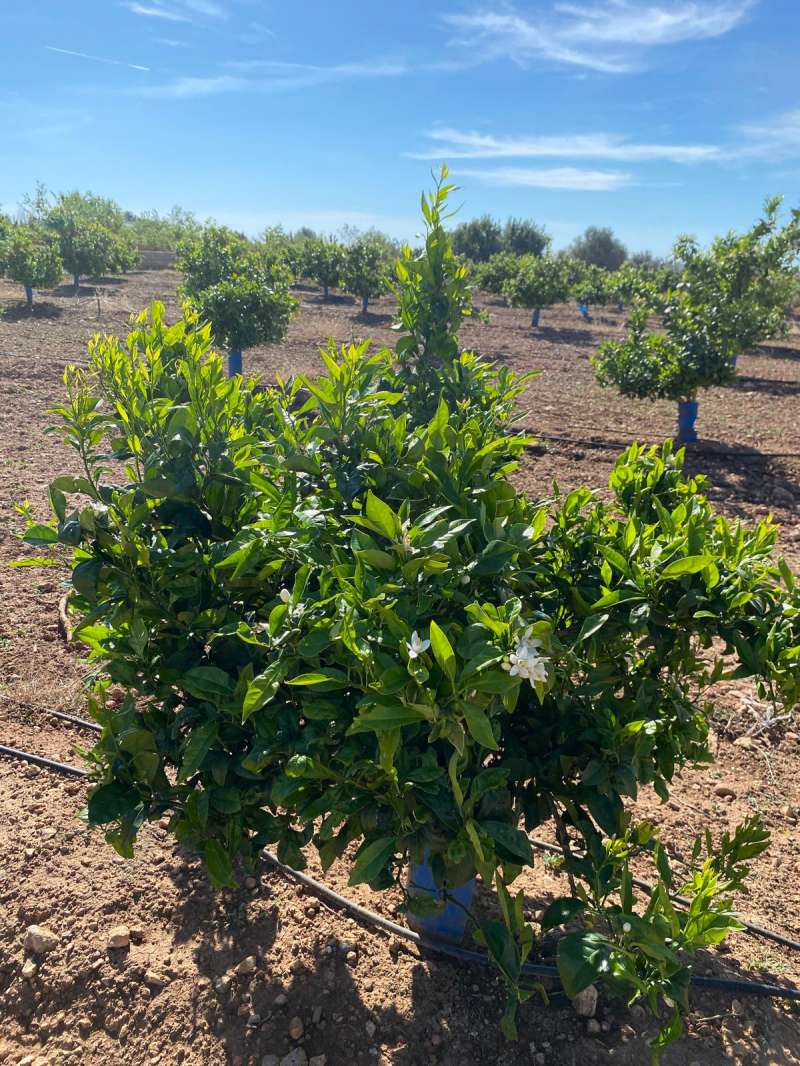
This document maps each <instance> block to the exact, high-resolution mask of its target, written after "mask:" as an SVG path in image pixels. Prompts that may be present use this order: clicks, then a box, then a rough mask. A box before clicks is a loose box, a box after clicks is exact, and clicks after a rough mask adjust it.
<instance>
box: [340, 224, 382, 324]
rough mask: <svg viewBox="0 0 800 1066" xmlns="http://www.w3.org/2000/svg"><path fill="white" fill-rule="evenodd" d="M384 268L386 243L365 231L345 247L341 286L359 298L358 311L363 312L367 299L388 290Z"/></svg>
mask: <svg viewBox="0 0 800 1066" xmlns="http://www.w3.org/2000/svg"><path fill="white" fill-rule="evenodd" d="M387 271H388V263H387V259H386V246H385V244H384V243H383V242H382V241H380V240H377V239H376V238H375V237H374V236H370V235H366V234H365V235H364V236H363V237H359V238H358V240H355V241H353V243H352V244H350V245H348V246H347V247H346V248H345V251H344V261H343V264H342V286H343V288H344V290H345V292H348V293H350V294H351V295H352V296H358V297H359V298H360V300H361V313H362V314H364V315H365V314H366V313H367V310H368V308H369V301H370V300H372V299H374V298H375V297H377V296H380V295H381V294H382V293H384V292H386V290H387V289H388V287H389V281H388V277H387Z"/></svg>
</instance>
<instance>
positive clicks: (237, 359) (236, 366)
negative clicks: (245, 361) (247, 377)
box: [228, 348, 242, 378]
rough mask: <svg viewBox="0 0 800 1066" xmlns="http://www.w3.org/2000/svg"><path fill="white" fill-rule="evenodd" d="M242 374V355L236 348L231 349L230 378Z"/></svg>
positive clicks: (229, 354)
mask: <svg viewBox="0 0 800 1066" xmlns="http://www.w3.org/2000/svg"><path fill="white" fill-rule="evenodd" d="M241 372H242V353H241V352H240V351H238V350H237V349H236V348H231V350H230V352H228V377H229V378H232V377H233V376H234V374H241Z"/></svg>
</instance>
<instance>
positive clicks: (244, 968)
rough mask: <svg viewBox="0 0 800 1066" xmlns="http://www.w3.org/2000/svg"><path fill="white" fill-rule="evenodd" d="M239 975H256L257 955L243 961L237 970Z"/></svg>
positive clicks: (249, 956)
mask: <svg viewBox="0 0 800 1066" xmlns="http://www.w3.org/2000/svg"><path fill="white" fill-rule="evenodd" d="M235 969H236V973H238V974H248V973H255V970H256V957H255V955H248V956H247V958H244V959H242V961H241V962H240V963H239V965H238V966H237V967H236V968H235Z"/></svg>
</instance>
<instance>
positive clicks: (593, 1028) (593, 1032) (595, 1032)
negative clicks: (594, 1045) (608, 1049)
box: [586, 1018, 603, 1036]
mask: <svg viewBox="0 0 800 1066" xmlns="http://www.w3.org/2000/svg"><path fill="white" fill-rule="evenodd" d="M602 1031H603V1030H602V1029H601V1028H600V1022H598V1020H597V1018H590V1019H589V1020H588V1021H587V1023H586V1034H587V1036H599V1035H600V1033H601V1032H602Z"/></svg>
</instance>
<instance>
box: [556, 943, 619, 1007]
mask: <svg viewBox="0 0 800 1066" xmlns="http://www.w3.org/2000/svg"><path fill="white" fill-rule="evenodd" d="M612 949H613V945H612V944H611V943H610V942H609V941H608V940H607V939H606V938H605V937H604V936H602V935H601V934H600V933H593V932H589V931H585V932H578V933H567V935H566V936H564V937H562V938H561V939H560V940H559V942H558V975H559V977H560V978H561V983H562V985H563V986H564V991H565V992H566V993H567V995H568V996H571V997H574V996H577V995H578V994H579V993H580V992H583V990H584V989H585V988H588V987H589V985H591V984H593V983H594V982H595V981H596V980H597V979H598V978H599V977H601V976H602V975H603V974H604V973H606V972H607V970H608V965H609V958H610V956H611V953H612Z"/></svg>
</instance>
